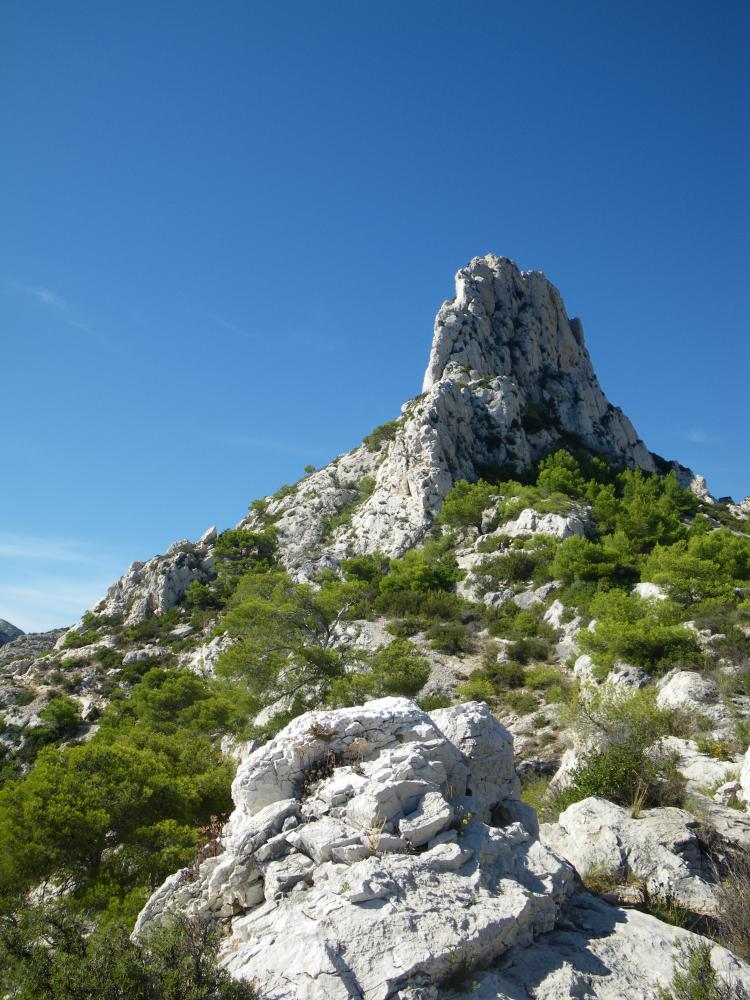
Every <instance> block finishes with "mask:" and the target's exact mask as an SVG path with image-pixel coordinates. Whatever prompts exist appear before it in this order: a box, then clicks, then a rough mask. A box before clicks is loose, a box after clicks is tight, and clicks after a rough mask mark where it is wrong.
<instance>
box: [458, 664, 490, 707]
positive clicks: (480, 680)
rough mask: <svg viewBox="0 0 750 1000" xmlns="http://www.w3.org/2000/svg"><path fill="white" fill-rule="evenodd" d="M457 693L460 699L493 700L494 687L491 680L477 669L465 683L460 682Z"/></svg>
mask: <svg viewBox="0 0 750 1000" xmlns="http://www.w3.org/2000/svg"><path fill="white" fill-rule="evenodd" d="M458 695H459V697H460V699H461V700H462V701H494V699H495V689H494V687H493V686H492V682H491V681H489V680H488V679H487V678H486V677H484V676H482V674H481V672H479V671H477V672H476V673H475V674H472V676H471V677H470V678H469V680H468V681H466V683H465V684H461V686H460V687H459V689H458Z"/></svg>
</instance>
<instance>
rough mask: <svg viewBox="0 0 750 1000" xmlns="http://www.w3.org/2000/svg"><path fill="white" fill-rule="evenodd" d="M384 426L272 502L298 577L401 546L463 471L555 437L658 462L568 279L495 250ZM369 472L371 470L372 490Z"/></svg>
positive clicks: (522, 461) (634, 462)
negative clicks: (571, 296)
mask: <svg viewBox="0 0 750 1000" xmlns="http://www.w3.org/2000/svg"><path fill="white" fill-rule="evenodd" d="M381 430H382V433H380V434H376V435H375V436H374V437H373V436H371V440H370V441H369V442H367V443H366V444H365V445H362V446H361V447H360V448H357V449H355V450H354V451H352V452H350V453H348V454H347V455H344V456H342V457H340V458H339V459H337V460H336V461H335V462H333V463H331V465H329V466H327V467H326V468H325V469H321V470H319V471H318V472H315V473H313V475H311V476H309V477H308V478H307V479H305V480H303V481H302V483H301V484H300V485H299V486H298V487H297V488H296V490H294V491H293V492H292V493H290V494H289V495H286V496H283V497H281V498H275V499H272V500H271V501H270V502H269V505H268V507H267V512H268V513H269V514H271V515H272V516H273V517H274V518H275V519H276V527H277V529H278V531H279V535H280V542H281V551H282V558H283V559H284V561H285V563H286V565H287V567H288V568H289V569H290V570H291V571H292V572H293V573H294V574H295V575H296V576H298V577H301V578H305V577H306V576H309V575H310V573H311V572H312V571H313V570H314V569H315V568H316V567H317V568H319V567H320V566H324V565H331V564H335V562H336V560H337V559H339V558H341V556H342V555H344V554H345V553H346V552H347V551H353V552H356V553H366V552H373V551H375V550H378V549H379V550H382V551H383V552H385V553H386V554H387V555H391V556H398V555H401V554H403V552H404V551H406V549H408V548H409V547H411V546H412V545H414V544H415V543H416V542H418V541H419V540H420V539H421V538H422V536H423V535H424V533H425V531H426V530H427V528H428V527H429V525H430V524H431V522H432V519H433V517H434V515H435V513H436V512H437V511H438V510H439V508H440V505H441V503H442V501H443V498H444V497H445V495H446V493H447V492H448V490H449V489H450V487H451V486H452V485H453V483H454V482H455V481H456V480H458V479H468V480H470V481H473V480H475V479H477V478H478V477H480V476H481V475H492V474H497V473H498V471H499V470H501V469H503V468H506V469H508V468H510V469H512V468H513V467H515V468H522V467H524V466H528V465H529V464H530V463H531V462H533V461H535V460H536V459H538V458H539V457H540V456H542V455H544V454H545V453H546V452H548V451H549V450H550V449H552V448H553V447H554V446H555V445H556V444H558V443H562V442H565V441H570V440H571V439H573V440H575V441H578V442H579V443H580V444H582V445H585V446H586V447H587V448H589V449H591V450H593V451H595V452H597V453H599V454H601V455H603V456H604V457H606V458H607V459H608V460H610V461H611V462H614V463H615V464H620V465H628V466H639V467H641V468H643V469H646V470H648V471H653V470H655V469H656V468H657V467H658V466H659V463H660V460H659V459H657V458H656V456H654V455H652V453H651V452H650V451H648V449H647V448H646V446H645V445H644V443H643V442H642V441H641V439H640V438H639V437H638V435H637V434H636V432H635V430H634V429H633V426H632V424H631V423H630V421H629V420H628V419H627V417H626V416H625V415H624V414H623V413H622V411H621V410H619V409H617V408H616V407H614V406H612V405H611V404H610V403H609V402H608V401H607V399H606V397H605V395H604V393H603V392H602V390H601V388H600V386H599V382H598V380H597V378H596V375H595V373H594V370H593V367H592V365H591V360H590V358H589V355H588V351H587V350H586V346H585V344H584V339H583V329H582V327H581V323H580V321H579V320H576V319H573V320H570V319H568V316H567V314H566V312H565V307H564V305H563V302H562V299H561V297H560V293H559V292H558V291H557V289H556V288H555V287H554V286H553V285H552V284H551V283H550V282H549V281H548V280H547V278H545V277H544V275H543V274H542V273H541V272H538V271H528V272H524V271H520V270H519V269H518V267H517V266H516V265H515V264H514V263H513V262H512V261H511V260H508V259H507V258H505V257H497V256H495V255H494V254H488V255H487V256H485V257H475V258H474V260H472V261H471V263H470V264H469V265H468V266H467V267H465V268H463V269H462V270H460V271H459V272H458V274H457V275H456V296H455V298H454V299H452V300H451V301H450V302H446V303H444V304H443V305H442V306H441V308H440V310H439V312H438V314H437V318H436V321H435V335H434V339H433V343H432V351H431V354H430V360H429V364H428V367H427V372H426V374H425V377H424V385H423V393H422V395H421V396H418V397H417V398H416V399H412V400H410V401H409V402H408V403H406V404H405V405H404V406H403V407H402V415H401V417H400V418H399V419H398V420H397V421H395V422H394V423H393V424H392V425H389V426H388V427H387V428H385V429H381ZM661 464H662V465H664V463H663V462H662V463H661ZM678 472H679V474H680V475H681V477H682V478H683V480H684V481H685V482H688V481H690V480H691V479H692V473H690V471H689V470H687V469H683V468H682V467H680V468H679V469H678ZM363 477H370V478H371V480H372V482H371V483H370V489H368V491H366V493H367V495H365V494H364V493H363V492H362V491H360V489H359V485H358V484H360V483H361V482H362V479H363ZM342 510H347V511H348V512H349V515H350V516H349V517H348V518H347V521H348V523H346V524H343V525H342V526H340V527H339V528H337V529H336V530H334V531H333V533H332V534H331V533H329V532H328V530H327V529H326V527H325V524H326V523H327V522H330V519H331V517H333V516H335V515H336V514H338V513H340V512H341V511H342ZM582 528H583V525H576V526H575V527H571V528H569V529H566V530H568V531H570V532H571V533H576V534H577V533H580V532H581V531H582ZM524 530H525V529H524ZM536 530H545V529H536ZM547 530H550V529H547ZM551 533H555V534H558V533H559V529H558V527H557V526H554V527H552V528H551Z"/></svg>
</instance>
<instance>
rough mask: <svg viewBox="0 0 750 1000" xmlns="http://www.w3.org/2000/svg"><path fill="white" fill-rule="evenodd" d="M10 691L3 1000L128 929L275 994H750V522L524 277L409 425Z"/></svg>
mask: <svg viewBox="0 0 750 1000" xmlns="http://www.w3.org/2000/svg"><path fill="white" fill-rule="evenodd" d="M0 670H1V671H2V672H1V674H0V697H2V703H3V715H4V731H3V747H4V758H3V771H2V779H3V787H2V789H0V843H2V848H3V851H2V856H3V859H4V860H3V865H2V868H1V869H0V871H2V875H1V876H0V880H1V884H0V893H1V894H2V908H3V909H2V915H3V920H4V924H3V931H2V935H3V936H2V941H1V942H0V944H2V947H3V948H4V949H5V952H6V955H5V957H6V962H5V966H6V968H7V972H6V977H7V978H6V982H5V984H4V985H5V987H6V989H7V990H8V991H10V990H14V989H15V990H20V992H17V993H16V994H15V995H17V996H19V997H22V998H25V997H27V996H28V997H31V996H33V995H35V994H34V990H36V991H37V995H38V994H39V991H40V989H42V987H41V986H40V983H42V985H43V988H44V989H46V990H47V991H48V992H49V995H50V996H53V997H55V998H57V997H59V998H61V1000H63V998H67V997H68V996H70V997H72V996H75V995H78V996H83V995H88V994H85V993H84V992H83V990H84V987H83V986H81V985H80V984H79V987H77V988H78V990H79V992H78V993H77V994H76V993H74V992H73V993H65V992H64V989H63V987H62V986H59V985H54V990H57V992H52V990H53V979H54V977H55V976H58V977H60V976H62V973H61V972H60V969H61V968H63V967H64V965H65V962H68V963H70V962H73V963H74V964H75V965H76V968H80V969H81V970H83V971H82V972H81V973H80V974H81V976H86V975H90V976H91V977H94V978H95V977H96V976H98V977H99V980H101V979H102V977H104V979H105V980H107V982H114V980H115V979H116V978H117V976H122V977H126V976H127V975H132V976H136V975H142V974H143V975H146V973H144V972H143V968H148V967H149V966H148V963H149V962H151V963H152V967H153V963H154V962H157V959H158V956H159V955H160V954H162V952H160V951H159V947H162V945H163V942H162V944H161V945H159V946H158V947H157V946H156V945H154V946H153V948H152V953H151V957H149V956H148V955H145V956H144V954H141V953H140V952H139V953H138V958H137V961H136V958H134V957H133V956H134V953H135V951H137V949H138V947H139V946H138V945H137V944H130V943H128V937H127V935H128V934H129V932H130V930H131V929H132V927H133V925H134V923H135V920H136V917H138V915H139V913H140V914H141V915H140V918H139V924H138V927H139V932H140V933H141V934H142V935H146V938H144V940H146V939H147V937H148V934H149V933H150V934H157V933H161V932H159V927H161V926H162V925H163V924H164V923H165V918H166V917H168V916H169V914H172V915H173V916H174V914H177V915H179V916H180V920H182V921H183V923H184V921H185V920H186V919H187V917H189V918H190V919H191V920H193V921H198V922H199V923H200V927H201V929H202V930H201V932H202V933H204V939H203V945H202V946H201V949H200V950H201V951H202V952H204V953H205V954H206V956H211V955H213V954H214V952H215V951H216V949H217V948H220V949H221V950H220V951H219V955H220V961H221V962H222V963H223V967H224V968H225V969H226V970H228V972H229V973H231V975H232V976H233V977H235V978H236V979H237V981H248V982H249V981H251V980H252V981H254V982H255V984H256V986H255V988H256V989H257V991H258V995H259V996H261V997H268V998H270V997H278V998H281V997H287V996H288V997H290V998H291V997H297V996H298V997H309V998H315V997H339V996H340V997H342V998H343V997H364V998H366V1000H380V998H382V1000H387V998H390V997H401V998H404V1000H406V998H407V997H409V998H411V1000H418V998H420V1000H433V998H436V997H446V998H447V997H453V996H454V995H456V991H459V988H460V987H462V986H463V987H466V986H467V984H468V985H469V986H471V984H472V983H473V982H474V983H476V991H477V995H479V996H482V997H492V998H501V997H510V996H522V995H524V994H523V993H520V992H518V991H519V990H520V989H521V988H522V986H521V985H519V984H521V983H524V982H526V981H533V982H534V983H535V988H536V990H537V992H536V993H535V995H536V996H539V997H547V996H549V997H550V998H551V997H553V996H554V997H560V998H563V1000H564V998H566V997H571V998H572V997H576V996H594V997H602V998H604V997H613V998H614V997H619V996H643V997H653V998H656V996H657V993H656V985H657V984H658V982H661V983H662V984H663V985H665V986H666V985H667V984H668V983H669V981H670V976H671V959H672V958H673V957H677V958H678V960H679V950H678V949H677V947H676V946H677V945H678V944H679V942H680V941H683V942H687V944H688V945H689V946H690V947H691V948H692V949H693V950H692V952H691V955H693V956H697V958H696V961H698V959H699V958H701V956H703V958H702V960H704V961H705V960H706V955H709V954H710V955H713V961H714V964H715V965H716V966H717V967H718V968H720V969H721V971H722V974H725V975H726V976H728V977H729V978H730V979H731V978H732V977H734V978H736V979H737V981H738V982H743V983H744V984H745V986H747V987H750V970H748V967H747V966H746V965H745V964H744V961H743V960H744V959H749V958H750V935H748V930H747V928H748V926H750V917H748V914H746V913H745V912H744V910H742V907H741V906H740V907H738V906H737V905H735V903H736V900H738V899H739V900H742V899H743V898H744V897H743V887H746V886H747V885H748V884H750V882H749V881H748V880H749V879H750V863H748V862H747V860H746V858H747V850H748V846H750V814H748V803H750V757H749V756H747V755H746V752H747V750H748V744H749V743H750V500H746V501H744V502H742V503H740V504H734V503H733V502H731V501H726V500H724V501H721V502H719V501H717V500H715V499H714V498H713V497H712V496H711V495H710V494H709V493H708V489H707V486H706V484H705V482H704V481H703V480H702V479H701V477H700V476H695V475H694V474H693V473H692V472H691V471H690V470H689V469H687V468H685V467H684V466H682V465H680V464H679V463H677V462H674V461H667V460H665V459H663V458H661V457H660V456H658V455H655V454H653V453H652V452H651V451H649V450H648V448H647V447H646V445H645V444H644V442H643V441H641V440H640V438H639V437H638V435H637V433H636V431H635V430H634V428H633V426H632V424H631V423H630V421H629V420H628V419H627V417H626V416H625V415H624V414H623V413H622V411H621V410H619V409H617V408H616V407H614V406H612V404H611V403H609V401H608V400H607V399H606V397H605V395H604V393H603V391H602V389H601V387H600V386H599V383H598V380H597V378H596V375H595V373H594V371H593V368H592V365H591V361H590V358H589V355H588V352H587V350H586V347H585V343H584V337H583V329H582V325H581V323H580V321H579V320H577V319H569V318H568V317H567V314H566V312H565V308H564V305H563V302H562V299H561V297H560V294H559V292H558V291H557V290H556V289H555V288H554V286H553V285H552V284H551V283H550V282H549V281H548V280H547V279H546V278H545V277H544V276H543V275H542V274H541V273H540V272H521V271H520V270H519V269H518V268H517V267H516V265H515V264H513V263H512V262H511V261H509V260H507V259H506V258H500V257H495V256H493V255H488V256H486V257H480V258H475V259H474V260H473V261H471V263H470V264H469V265H468V266H467V267H466V268H464V269H462V270H461V271H459V273H458V275H457V276H456V296H455V298H454V299H453V300H452V301H450V302H446V303H445V304H444V305H443V306H442V307H441V308H440V310H439V312H438V314H437V317H436V322H435V334H434V339H433V343H432V348H431V352H430V357H429V362H428V366H427V371H426V373H425V377H424V383H423V392H422V394H421V395H420V396H418V397H416V398H415V399H412V400H409V401H407V402H406V403H405V404H404V406H403V407H402V411H401V414H400V415H399V416H397V417H396V418H395V419H394V420H393V421H392V422H391V423H388V424H386V425H384V426H382V427H379V428H376V429H375V430H374V431H373V432H372V433H371V434H369V435H368V436H367V437H366V438H365V440H364V441H363V443H362V444H361V445H360V446H359V447H357V448H355V449H354V450H353V451H351V452H348V453H346V454H344V455H341V456H339V457H338V458H337V459H335V460H334V461H333V462H331V463H330V464H329V465H327V466H325V467H324V468H322V469H319V470H313V471H311V472H309V473H308V474H306V475H305V476H304V477H303V478H302V479H301V480H300V481H299V482H298V483H296V484H294V485H291V486H283V487H282V488H281V489H280V490H279V491H278V492H277V493H276V494H274V495H273V496H271V497H266V498H264V499H260V500H255V501H253V503H252V504H251V505H250V508H249V511H248V513H247V515H246V516H244V517H243V518H242V519H241V520H240V521H239V523H238V525H237V527H236V528H234V529H230V530H227V531H224V532H222V533H220V534H219V533H217V532H216V530H215V529H209V530H208V531H207V532H206V533H205V534H204V535H203V536H202V538H201V539H200V540H198V541H197V542H190V541H179V542H176V543H175V544H174V545H172V546H171V547H170V549H169V550H168V551H167V552H166V553H165V554H164V555H161V556H157V557H154V558H152V559H149V560H148V561H146V562H143V563H141V562H136V563H133V564H132V566H131V567H130V568H129V570H128V571H127V573H126V574H125V575H124V576H123V577H122V578H121V579H120V580H119V581H118V582H117V583H116V584H114V585H113V586H112V587H111V588H110V590H109V591H108V593H107V594H106V595H105V596H104V597H103V599H102V601H101V602H100V603H99V604H97V605H96V607H94V608H93V609H92V610H91V611H89V612H88V613H87V614H86V615H85V616H84V617H83V619H82V621H81V622H79V623H77V624H76V625H74V626H73V627H72V628H71V629H69V630H66V631H63V632H55V633H48V634H45V635H28V636H26V635H20V636H18V637H16V638H13V639H11V640H10V641H7V642H5V643H4V644H3V645H2V648H0ZM305 713H312V714H305ZM353 734H354V735H353ZM253 751H254V752H253ZM238 764H239V769H238ZM235 774H236V779H235V782H234V785H233V786H232V784H231V783H232V779H233V777H234V776H235ZM233 809H234V812H232V810H233ZM230 813H232V816H231V820H230V822H229V823H228V825H225V823H226V819H227V817H228V815H229V814H230ZM537 817H538V819H539V820H541V821H542V822H541V827H540V826H539V824H538V821H537ZM464 828H465V829H464ZM165 880H166V881H165ZM154 893H155V895H153V896H152V894H154ZM342 899H343V900H344V903H342V902H341V901H342ZM149 900H150V901H149ZM602 900H604V902H603V901H602ZM733 901H735V902H733ZM730 904H731V905H730ZM144 906H145V907H146V909H145V910H144V909H143V908H144ZM376 912H377V914H378V919H377V921H375V922H374V923H373V920H372V915H373V914H374V913H376ZM313 913H314V914H315V916H314V917H311V916H310V914H313ZM457 914H460V915H461V919H455V918H456V915H457ZM310 921H311V923H309V922H310ZM178 923H179V921H178ZM166 924H169V920H168V919H167V920H166ZM92 926H95V927H96V928H97V931H96V933H95V935H94V936H93V937H92V938H89V939H88V944H86V943H85V940H86V939H85V933H86V932H87V930H88V929H89V928H91V927H92ZM180 926H181V925H180ZM509 927H512V928H513V930H512V932H511V931H510V930H508V928H509ZM40 928H46V930H45V933H47V934H48V939H49V940H50V941H51V942H52V943H53V945H54V948H55V949H56V951H55V952H54V953H55V954H56V955H58V956H59V960H57V961H48V962H46V964H45V962H41V959H40V954H39V952H38V950H37V951H35V950H34V949H35V948H38V938H39V933H40V930H39V929H40ZM61 928H65V933H63V932H62V931H61ZM183 930H184V928H183ZM692 931H696V932H700V934H702V935H706V936H707V937H706V938H705V940H704V939H703V938H700V937H698V936H696V935H695V934H692V933H691V932H692ZM194 932H195V928H193V930H192V931H190V930H189V929H188V931H185V934H187V936H188V938H189V937H190V934H191V933H194ZM101 934H103V935H105V937H103V938H98V937H97V935H101ZM300 935H302V936H303V937H304V938H305V940H306V941H307V943H308V946H309V947H308V949H307V950H305V949H302V950H295V949H294V948H292V947H291V946H290V944H289V942H290V941H295V940H296V939H297V937H298V936H300ZM349 935H355V936H356V940H357V942H358V944H357V946H356V947H355V946H354V945H352V943H351V938H350V937H349ZM566 935H567V937H566ZM107 936H109V937H110V938H111V939H112V940H116V941H118V942H119V944H118V946H117V947H118V948H119V951H117V949H115V952H113V954H115V953H116V954H118V955H120V956H123V957H122V961H123V963H125V964H124V965H123V966H122V968H120V966H118V970H119V971H118V970H115V968H114V967H111V966H106V963H105V966H97V965H96V962H97V961H99V960H100V959H98V958H97V957H96V954H95V952H96V948H97V947H98V945H97V943H96V942H97V941H103V940H105V938H106V937H107ZM154 940H156V938H154ZM706 940H708V941H710V942H713V941H718V942H719V943H720V944H722V945H726V946H728V947H729V948H730V949H731V953H733V955H734V956H735V957H733V956H732V954H730V953H728V952H725V951H723V950H722V949H721V948H720V947H718V946H717V947H714V945H713V944H712V943H710V944H708V945H707V944H705V941H706ZM644 942H650V944H649V946H648V947H650V949H651V953H652V954H651V956H650V957H649V958H648V959H647V960H644V962H643V963H641V964H636V963H635V962H634V961H633V958H632V954H633V953H634V950H635V949H637V950H639V951H640V950H642V949H643V948H644V947H645V945H644ZM164 947H166V946H164ZM169 947H172V948H176V949H177V950H178V952H179V954H180V955H181V956H182V957H183V958H184V956H185V954H186V951H185V948H186V945H185V939H184V937H183V938H181V939H180V940H179V941H178V942H177V943H175V942H174V941H172V942H171V944H170V945H169ZM701 948H703V949H704V951H701V950H700V949H701ZM66 949H67V950H66ZM76 949H78V950H76ZM180 949H182V950H180ZM707 949H708V950H707ZM710 949H713V951H710ZM164 954H166V952H164ZM571 955H574V956H578V957H577V959H576V962H577V964H576V963H575V962H574V965H573V966H571V965H570V961H571V958H570V956H571ZM154 956H156V957H154ZM45 961H46V960H45ZM113 961H114V959H113ZM128 961H132V962H133V963H135V964H134V965H133V968H135V967H136V966H137V967H138V969H139V970H140V971H138V972H137V973H136V972H134V971H132V970H131V972H127V973H126V972H125V971H122V969H124V968H125V965H127V962H128ZM138 963H140V964H138ZM144 963H145V964H144ZM498 963H499V964H498ZM42 966H44V968H42ZM160 968H161V972H160V973H159V974H160V975H162V977H163V967H160ZM45 969H46V971H45ZM394 970H395V971H394ZM152 971H153V969H152ZM149 974H151V973H149ZM45 975H46V976H47V979H46V980H45V979H44V976H45ZM212 975H213V973H212ZM217 975H219V974H218V973H217ZM35 976H36V977H37V978H36V979H35V978H34V977H35ZM40 977H41V978H40ZM220 978H221V977H220ZM157 979H158V976H157ZM92 981H93V980H92ZM123 981H127V982H131V980H126V978H123ZM133 981H134V980H133ZM212 981H213V980H212ZM81 982H83V980H81ZM217 982H218V980H217ZM86 988H87V989H88V986H87V987H86ZM128 988H130V987H128ZM153 988H154V990H155V991H156V992H153V993H151V994H148V995H149V996H154V997H157V996H167V995H168V996H169V997H172V996H173V995H174V996H175V998H176V997H177V995H178V994H176V993H175V994H167V993H166V992H164V991H163V992H162V993H159V989H160V988H161V987H153ZM212 988H213V987H212ZM218 988H219V987H217V989H218ZM236 988H237V989H238V990H239V989H240V987H236ZM164 989H166V987H164ZM221 989H222V990H224V991H225V992H222V993H221V996H227V997H229V996H232V995H234V994H232V992H231V991H232V990H233V989H235V987H234V986H232V985H231V983H230V982H229V981H228V980H222V985H221ZM248 989H249V987H248ZM24 990H25V991H26V992H24ZM582 991H583V992H582ZM101 995H104V994H101ZM107 995H109V994H107ZM119 995H125V996H127V995H130V994H128V993H127V992H126V993H125V994H116V993H114V992H113V993H112V996H113V997H114V996H119ZM132 995H136V994H134V993H133V994H132ZM204 995H207V994H201V993H200V992H198V993H195V994H194V996H196V997H198V996H204ZM236 995H237V996H241V995H249V994H248V993H244V994H243V993H241V992H240V993H237V994H236ZM737 995H739V994H737Z"/></svg>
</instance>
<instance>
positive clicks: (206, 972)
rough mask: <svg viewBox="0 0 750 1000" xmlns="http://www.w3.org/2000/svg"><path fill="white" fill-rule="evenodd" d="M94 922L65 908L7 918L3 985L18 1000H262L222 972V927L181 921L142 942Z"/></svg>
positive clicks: (0, 929) (121, 928)
mask: <svg viewBox="0 0 750 1000" xmlns="http://www.w3.org/2000/svg"><path fill="white" fill-rule="evenodd" d="M92 922H93V921H92V918H91V917H89V919H88V920H87V919H86V915H85V914H81V913H77V912H75V911H74V910H73V908H72V907H71V906H69V905H67V904H65V903H58V904H56V905H54V906H52V905H48V906H46V907H41V906H39V907H35V908H31V907H25V908H24V909H23V910H22V911H21V913H20V918H19V919H17V920H15V921H13V922H11V920H9V919H8V918H3V919H2V921H1V922H0V952H1V953H2V957H3V958H4V960H5V961H4V963H3V964H4V965H5V970H4V974H2V979H1V980H0V982H3V981H4V985H5V987H6V989H10V990H11V991H12V994H13V996H14V998H15V1000H40V998H42V997H44V998H45V1000H136V998H137V1000H209V998H210V1000H258V994H257V992H256V990H255V988H254V987H253V986H252V985H251V984H249V983H243V982H239V981H237V980H234V979H232V978H231V977H230V976H229V974H228V973H226V972H224V971H222V970H220V969H219V967H218V965H217V962H216V956H217V952H218V948H219V943H220V928H219V925H218V924H212V923H209V921H208V920H207V919H206V918H203V919H201V918H195V917H193V918H187V917H176V918H174V919H173V921H172V922H171V924H170V925H168V926H165V927H154V928H152V929H151V930H150V931H149V932H148V933H147V934H146V935H145V936H144V939H143V940H141V941H139V942H137V943H134V942H132V941H131V940H130V936H129V929H128V927H127V925H126V924H125V923H124V922H122V921H111V920H110V921H108V922H107V923H105V924H104V925H100V926H98V927H95V928H94V930H93V932H92V931H91V924H92Z"/></svg>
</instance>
